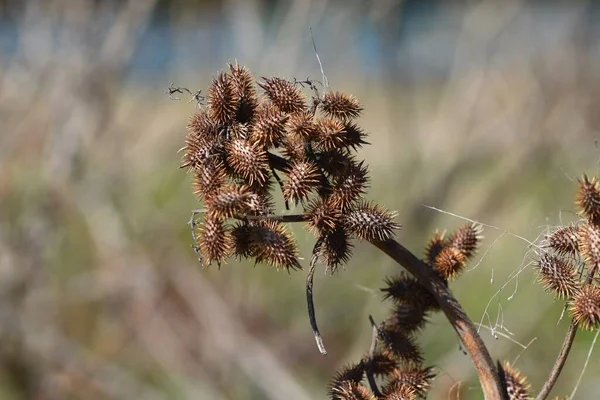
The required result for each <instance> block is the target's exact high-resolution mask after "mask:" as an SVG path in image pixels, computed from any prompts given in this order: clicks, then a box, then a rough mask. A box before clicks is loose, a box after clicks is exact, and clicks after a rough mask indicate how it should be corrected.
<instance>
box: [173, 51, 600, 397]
mask: <svg viewBox="0 0 600 400" xmlns="http://www.w3.org/2000/svg"><path fill="white" fill-rule="evenodd" d="M170 89H171V88H170ZM321 91H322V92H323V93H321ZM188 92H189V93H191V92H190V91H188ZM259 92H260V93H259ZM306 92H307V93H308V95H307V94H306ZM194 99H196V100H204V101H202V102H199V107H198V109H197V111H196V112H195V113H194V115H193V116H192V117H191V119H190V121H189V124H188V134H187V137H186V139H185V146H184V147H183V148H182V152H183V158H182V164H181V166H182V168H185V169H187V170H188V171H189V173H190V174H192V175H193V180H194V193H195V194H196V195H197V196H198V199H199V200H200V202H201V203H202V208H199V209H197V210H194V211H193V212H192V217H191V219H190V226H191V229H192V238H193V240H194V247H195V250H196V251H197V252H198V254H199V258H200V259H201V261H202V262H203V263H204V264H205V265H206V266H208V265H211V264H216V265H218V266H220V265H221V264H222V263H223V262H225V261H226V260H227V259H228V258H231V257H236V258H239V259H249V260H254V261H255V262H256V263H264V264H268V265H272V266H274V267H275V268H277V269H284V270H287V271H288V272H290V273H296V272H295V271H298V270H302V269H304V267H308V272H307V279H306V296H307V306H308V314H309V321H310V325H311V327H312V329H313V333H314V336H315V339H316V342H317V346H318V349H319V351H320V352H321V353H322V354H327V352H326V350H325V346H324V344H323V340H322V338H321V335H320V333H319V330H318V327H317V322H316V317H315V309H314V303H313V298H312V289H313V288H312V286H313V275H314V272H315V269H316V265H317V264H318V263H319V262H320V263H323V264H324V265H325V268H326V271H328V272H330V273H337V272H338V271H339V269H340V268H339V267H340V266H342V265H344V264H345V263H347V262H348V260H349V259H350V258H351V257H352V250H353V241H354V240H362V241H368V242H370V243H371V244H373V245H374V246H376V247H377V248H378V249H380V250H381V251H382V252H384V253H385V254H387V255H388V256H390V257H391V258H392V259H394V260H395V261H396V262H397V263H398V264H400V265H401V266H402V267H404V269H405V271H404V272H401V273H400V274H399V275H397V276H395V277H391V278H387V279H386V281H385V283H386V287H385V288H383V289H382V291H383V297H384V299H387V300H390V301H391V302H392V304H393V307H392V310H391V312H390V313H389V315H388V317H387V318H386V319H385V320H384V321H383V322H381V323H379V324H378V323H376V322H375V321H374V320H373V319H372V318H370V322H371V326H372V329H373V337H372V343H371V348H370V349H369V351H368V352H367V353H366V354H365V356H364V357H363V358H362V359H361V360H359V361H358V362H357V363H354V364H350V365H348V366H346V367H343V368H342V369H341V370H340V371H338V372H337V373H336V375H335V376H334V378H333V380H332V381H331V384H330V386H329V395H330V397H331V398H332V399H390V400H391V399H397V400H399V399H417V398H424V397H425V396H426V395H427V392H428V391H429V389H430V388H431V386H432V384H433V380H434V377H435V369H434V367H432V366H425V365H424V363H423V361H424V360H423V351H422V350H421V348H420V347H419V345H418V343H417V339H418V336H419V334H420V332H421V331H422V329H424V327H425V325H426V323H427V321H428V317H429V316H430V315H431V313H433V312H437V311H441V312H443V313H444V314H445V316H446V318H447V319H448V321H449V322H450V324H451V325H452V326H453V328H454V329H455V331H456V332H457V334H458V336H459V338H460V340H461V343H462V346H463V347H464V349H465V351H466V352H467V353H468V354H469V355H470V357H471V359H472V361H473V364H474V367H475V369H476V371H477V373H478V376H479V380H480V383H481V386H482V390H483V394H484V396H485V398H486V399H514V400H517V399H518V400H520V399H527V398H530V396H531V394H530V393H531V388H530V386H529V384H528V383H527V380H526V378H525V376H524V375H522V374H521V373H520V372H519V371H518V370H516V369H515V368H514V367H512V366H510V365H509V364H507V363H500V362H498V363H495V362H494V361H493V360H492V358H491V356H490V354H489V352H488V350H487V348H486V346H485V345H484V343H483V341H482V339H481V337H480V336H479V334H478V331H477V329H476V328H475V326H474V324H473V323H472V322H471V320H470V319H469V318H468V316H467V315H466V313H465V312H464V311H463V309H462V307H461V305H460V303H459V302H458V301H457V300H456V299H455V298H454V297H453V295H452V293H451V291H450V289H449V281H451V280H453V279H456V278H457V277H458V276H459V275H460V274H461V272H462V271H463V270H464V269H465V267H466V265H467V263H468V262H469V261H470V260H471V259H472V258H473V256H474V255H475V253H476V251H477V248H478V246H479V244H480V241H481V237H482V236H481V234H482V227H481V226H480V225H479V224H476V223H469V224H465V225H463V226H461V227H459V228H458V229H456V230H455V231H454V232H452V233H451V234H449V235H447V234H446V233H445V232H439V231H436V232H434V233H433V235H432V237H431V239H430V240H429V242H428V243H427V244H426V246H425V254H424V258H423V259H420V258H419V257H417V256H415V255H414V254H413V253H411V252H410V251H408V250H407V249H406V248H405V247H403V246H402V245H401V244H400V243H398V242H397V241H395V240H394V236H395V232H396V231H397V230H398V229H400V224H398V223H397V222H395V221H394V218H395V216H396V214H395V213H394V212H392V211H388V210H387V209H385V208H383V207H382V206H380V205H378V204H376V203H374V202H372V201H368V200H366V199H365V197H367V195H368V187H369V180H370V177H369V173H368V167H367V165H366V164H365V162H364V161H362V160H360V159H359V157H358V156H357V151H358V150H360V148H361V147H362V146H364V145H366V144H368V143H367V141H366V139H367V134H366V132H365V131H364V130H363V129H362V128H361V127H360V126H359V125H358V124H357V122H356V121H357V119H358V117H359V116H360V115H361V113H362V112H363V107H362V105H361V103H360V102H359V101H358V99H356V98H355V97H354V96H352V95H349V94H346V93H343V92H340V91H332V90H330V89H329V88H328V87H322V86H318V83H317V82H315V81H310V80H305V81H297V80H286V79H283V78H280V77H263V78H261V79H258V80H256V79H255V78H254V77H253V75H252V74H251V73H250V72H249V71H248V70H247V69H246V68H245V67H242V66H240V65H239V64H237V63H235V64H229V65H228V68H227V70H225V71H221V72H219V73H218V74H217V76H216V77H215V78H214V80H213V82H212V83H211V84H210V86H209V88H208V90H207V92H206V98H205V99H204V98H202V96H200V92H197V93H196V94H195V95H194ZM279 173H281V174H282V177H280V175H279ZM277 191H280V192H281V195H282V196H283V199H284V201H285V205H286V210H288V211H289V204H290V203H292V204H294V205H295V206H297V207H299V208H300V209H301V210H302V212H301V213H297V214H290V213H285V214H283V215H278V214H276V213H275V208H274V204H275V200H274V199H275V197H274V195H275V193H276V192H277ZM577 204H578V206H579V207H580V208H581V212H582V216H583V217H584V220H582V221H581V222H580V223H579V224H578V225H576V226H568V227H564V228H561V229H559V230H557V231H556V232H554V233H553V234H551V235H550V236H548V238H547V240H546V241H545V243H544V246H545V248H546V249H547V250H548V251H547V252H545V253H543V254H540V255H539V259H538V260H537V267H538V268H537V269H538V272H539V280H540V282H541V283H542V285H543V286H544V287H545V288H546V289H547V290H548V291H551V292H553V293H555V294H556V296H557V297H559V298H561V299H566V300H567V302H568V305H569V310H570V315H571V317H572V324H571V328H570V330H569V332H570V333H568V334H567V338H566V340H565V343H566V351H562V352H561V354H560V355H559V357H558V359H557V362H556V365H555V367H554V368H553V370H552V372H551V374H550V377H549V378H548V381H547V382H546V384H545V385H544V388H543V389H542V391H541V392H540V395H539V396H538V399H545V398H546V396H547V395H548V393H549V391H550V389H551V388H552V385H553V383H554V382H555V381H556V378H557V377H558V374H559V373H560V370H561V368H562V364H564V360H565V359H566V355H568V348H569V347H570V343H572V340H573V337H574V333H575V332H576V330H577V327H582V328H584V329H597V328H598V324H599V321H600V289H599V288H598V286H597V284H596V283H595V280H594V277H595V275H596V274H597V270H598V265H599V264H600V227H599V225H598V224H600V189H599V185H598V182H597V180H596V179H595V178H594V179H591V180H590V179H588V178H587V177H584V178H583V179H582V181H581V184H580V190H579V192H578V197H577ZM294 222H304V223H306V227H307V229H308V230H309V231H310V232H312V233H313V234H314V235H315V237H316V239H315V244H314V247H313V251H312V255H311V257H310V258H309V260H310V261H309V262H308V265H303V262H302V261H301V258H300V255H299V252H298V249H297V246H296V241H295V238H294V237H293V236H292V235H291V233H290V232H289V230H288V228H287V226H286V224H287V223H294ZM577 268H579V269H577ZM582 272H586V274H583V275H586V276H585V277H584V278H583V279H582V278H580V276H582V274H581V273H582ZM569 338H570V339H569Z"/></svg>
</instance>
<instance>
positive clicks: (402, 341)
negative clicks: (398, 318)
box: [380, 323, 423, 364]
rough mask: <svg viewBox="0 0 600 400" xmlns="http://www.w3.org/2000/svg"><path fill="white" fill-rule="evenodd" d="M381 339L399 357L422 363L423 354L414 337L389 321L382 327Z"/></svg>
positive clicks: (405, 360)
mask: <svg viewBox="0 0 600 400" xmlns="http://www.w3.org/2000/svg"><path fill="white" fill-rule="evenodd" d="M380 338H381V340H382V341H383V343H384V344H385V346H386V347H387V349H388V350H389V351H391V352H392V353H393V354H394V355H395V356H396V357H398V359H400V360H402V361H404V362H414V363H418V364H420V363H421V362H422V361H423V355H422V354H421V350H420V349H419V346H417V344H416V343H415V341H414V339H413V338H412V337H411V336H409V335H407V334H406V333H404V332H399V331H398V330H396V329H395V327H393V326H388V325H387V323H386V324H385V325H384V327H383V328H382V329H381V336H380Z"/></svg>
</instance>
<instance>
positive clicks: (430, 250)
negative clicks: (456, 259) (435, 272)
mask: <svg viewBox="0 0 600 400" xmlns="http://www.w3.org/2000/svg"><path fill="white" fill-rule="evenodd" d="M445 236H446V231H442V232H439V231H438V230H437V229H436V230H435V232H433V235H431V238H429V241H428V242H427V245H426V246H425V259H426V260H427V262H428V263H429V264H431V265H434V264H435V259H436V258H437V256H438V255H439V254H440V252H441V251H442V250H443V249H444V248H446V247H448V246H449V241H448V240H447V239H446V238H445Z"/></svg>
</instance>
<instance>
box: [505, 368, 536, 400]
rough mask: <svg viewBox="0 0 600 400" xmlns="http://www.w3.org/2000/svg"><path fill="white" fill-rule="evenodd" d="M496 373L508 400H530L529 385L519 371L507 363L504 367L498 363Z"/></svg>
mask: <svg viewBox="0 0 600 400" xmlns="http://www.w3.org/2000/svg"><path fill="white" fill-rule="evenodd" d="M498 372H499V374H500V380H501V381H502V383H503V384H504V387H505V388H506V392H507V394H508V398H509V400H527V399H530V398H531V397H529V396H530V394H529V393H530V391H531V385H530V384H529V383H528V382H527V377H525V376H524V375H523V374H521V372H519V370H517V369H515V368H513V367H511V366H510V364H509V363H508V362H505V363H504V365H502V364H500V362H498Z"/></svg>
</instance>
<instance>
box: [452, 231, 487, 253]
mask: <svg viewBox="0 0 600 400" xmlns="http://www.w3.org/2000/svg"><path fill="white" fill-rule="evenodd" d="M482 231H483V228H482V226H481V225H479V224H475V223H467V224H465V225H463V226H461V227H460V228H458V229H457V230H456V231H454V233H452V235H450V237H449V238H448V241H449V242H450V246H451V247H454V248H455V249H457V250H458V251H460V252H461V253H463V254H464V256H465V258H467V259H469V258H471V257H473V255H474V254H475V252H476V251H477V245H478V244H479V243H480V242H481V240H482V239H483V236H481V232H482Z"/></svg>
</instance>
